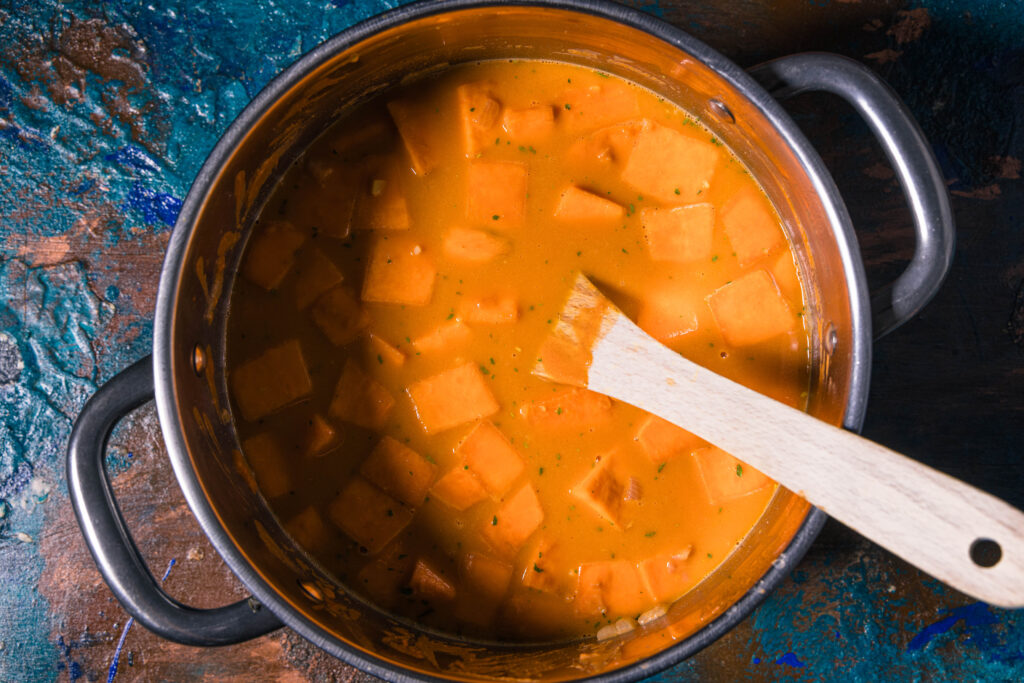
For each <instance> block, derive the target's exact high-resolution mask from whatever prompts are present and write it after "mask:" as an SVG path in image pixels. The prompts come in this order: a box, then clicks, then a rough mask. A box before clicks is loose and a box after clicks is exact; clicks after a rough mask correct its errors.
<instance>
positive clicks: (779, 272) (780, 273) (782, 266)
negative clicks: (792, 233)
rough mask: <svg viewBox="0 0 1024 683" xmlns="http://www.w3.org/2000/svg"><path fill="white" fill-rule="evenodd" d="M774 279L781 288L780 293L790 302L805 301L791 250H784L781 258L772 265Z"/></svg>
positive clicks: (780, 255)
mask: <svg viewBox="0 0 1024 683" xmlns="http://www.w3.org/2000/svg"><path fill="white" fill-rule="evenodd" d="M771 270H772V279H774V280H775V284H777V285H778V286H779V291H780V292H782V295H783V296H785V297H786V298H787V299H789V300H790V301H794V302H799V301H802V300H803V291H802V289H801V287H800V276H799V274H798V271H797V267H796V263H795V262H794V261H793V254H792V252H790V251H789V249H784V250H782V253H780V254H779V257H778V258H777V259H775V263H774V264H772V269H771Z"/></svg>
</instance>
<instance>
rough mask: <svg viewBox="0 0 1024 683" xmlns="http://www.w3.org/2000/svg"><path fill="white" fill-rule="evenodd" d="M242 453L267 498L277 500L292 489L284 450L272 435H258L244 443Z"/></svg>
mask: <svg viewBox="0 0 1024 683" xmlns="http://www.w3.org/2000/svg"><path fill="white" fill-rule="evenodd" d="M242 452H243V453H244V454H245V459H246V460H248V461H249V467H251V468H252V471H253V474H255V475H256V483H257V484H259V487H260V491H261V492H262V493H263V495H264V496H266V497H267V498H277V497H278V496H283V495H284V494H286V493H288V492H289V491H290V490H291V488H292V478H291V474H290V470H289V469H288V466H287V464H286V463H285V454H284V450H283V449H282V448H281V444H279V443H278V441H277V439H275V438H274V437H273V436H272V435H271V434H257V435H256V436H252V437H249V438H248V439H246V440H245V441H243V442H242Z"/></svg>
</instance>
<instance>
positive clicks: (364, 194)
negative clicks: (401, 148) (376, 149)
mask: <svg viewBox="0 0 1024 683" xmlns="http://www.w3.org/2000/svg"><path fill="white" fill-rule="evenodd" d="M402 171H403V169H402V168H400V167H399V166H397V165H396V164H394V163H388V162H386V161H385V160H381V159H379V158H376V157H375V158H373V159H371V160H369V161H367V162H366V171H365V175H364V177H362V178H361V180H360V181H359V188H360V191H359V193H358V196H357V198H356V203H355V210H354V212H353V216H352V227H353V228H354V229H356V230H408V229H409V226H410V225H411V223H410V219H409V204H408V202H407V201H406V198H405V190H404V189H403V187H402V185H403V180H404V177H403V173H402Z"/></svg>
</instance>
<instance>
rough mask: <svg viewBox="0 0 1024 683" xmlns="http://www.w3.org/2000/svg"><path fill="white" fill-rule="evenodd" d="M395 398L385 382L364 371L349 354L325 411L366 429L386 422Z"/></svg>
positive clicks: (374, 427) (380, 425)
mask: <svg viewBox="0 0 1024 683" xmlns="http://www.w3.org/2000/svg"><path fill="white" fill-rule="evenodd" d="M394 407H395V398H394V397H393V396H392V395H391V393H390V392H389V391H388V390H387V389H385V388H384V385H383V384H381V383H380V382H378V381H377V380H375V379H373V378H372V377H370V376H369V375H367V374H366V372H365V371H363V369H362V368H361V367H359V364H358V363H356V362H355V361H354V360H352V359H351V358H349V359H348V360H347V361H346V362H345V368H344V369H343V370H342V372H341V377H340V378H339V379H338V385H337V386H336V387H335V389H334V398H333V400H332V401H331V407H330V408H329V409H328V412H329V413H330V414H331V416H332V417H336V418H338V419H339V420H344V421H345V422H351V423H352V424H354V425H358V426H360V427H365V428H366V429H374V430H378V429H381V428H382V427H384V425H385V424H386V423H387V420H388V416H389V415H391V410H392V409H393V408H394Z"/></svg>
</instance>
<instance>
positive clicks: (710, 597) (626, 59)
mask: <svg viewBox="0 0 1024 683" xmlns="http://www.w3.org/2000/svg"><path fill="white" fill-rule="evenodd" d="M511 57H515V58H536V59H549V60H559V61H568V62H573V63H576V64H581V65H585V66H590V67H593V68H595V69H600V70H603V71H606V72H610V73H614V74H617V75H619V76H622V77H624V78H627V79H630V80H633V81H635V82H637V83H639V84H641V85H643V86H645V87H648V88H650V89H652V90H654V91H656V92H658V93H659V94H661V95H662V96H664V97H666V98H667V99H670V100H672V101H675V102H676V103H678V104H679V105H681V106H682V107H683V108H685V109H687V110H688V111H690V112H691V113H693V114H694V115H696V116H697V117H699V118H700V119H702V120H703V121H704V122H705V123H706V124H707V125H708V126H709V127H710V128H711V129H712V131H713V132H714V134H715V135H716V136H718V137H719V138H720V139H722V140H723V141H724V142H725V143H726V144H727V145H728V146H729V147H731V148H732V150H733V151H734V152H735V153H736V154H737V155H738V156H739V157H740V158H741V160H742V161H744V162H745V163H746V164H747V165H748V167H749V168H750V169H751V171H752V172H753V173H754V175H755V177H757V178H758V180H759V181H760V182H761V184H762V186H763V187H764V189H765V190H766V192H767V193H768V194H769V196H770V198H771V199H772V201H773V202H774V204H775V206H776V208H777V209H778V211H779V213H780V215H781V216H782V219H783V222H784V225H785V227H786V230H787V231H788V233H789V236H790V239H791V241H792V243H793V244H794V246H795V247H796V250H797V252H798V255H799V260H800V267H801V270H802V273H803V276H804V281H805V284H806V285H807V290H808V292H807V294H808V298H809V300H810V301H811V303H812V309H813V310H812V316H811V320H812V337H813V338H812V356H813V358H812V363H813V369H812V377H813V382H812V383H813V386H812V388H811V393H810V406H809V411H810V412H811V413H813V414H815V415H817V416H819V417H820V418H822V419H825V420H828V421H830V422H833V423H835V424H839V423H840V422H841V421H842V417H843V413H844V410H845V406H846V401H847V394H848V391H849V386H850V376H851V368H850V363H849V361H848V360H846V358H847V354H845V353H844V352H843V350H844V349H850V348H851V344H852V341H851V338H850V330H851V324H850V322H851V321H850V315H851V314H850V309H849V302H848V298H847V288H846V282H845V277H844V274H843V273H844V271H843V268H842V264H841V260H840V255H839V253H838V251H837V248H836V244H835V237H834V236H833V234H832V232H831V230H832V228H831V226H830V224H829V221H828V220H827V217H826V215H825V211H824V210H823V208H822V205H821V202H820V201H819V199H818V196H817V194H816V193H815V191H814V188H813V187H812V185H811V183H810V181H809V180H808V179H807V176H806V174H805V173H804V171H803V169H802V168H801V166H800V164H799V162H798V160H797V159H796V157H795V156H794V154H793V153H792V152H791V151H790V149H789V148H788V146H787V145H786V144H785V141H784V140H782V139H781V137H780V136H779V134H778V133H777V131H776V130H775V129H774V127H773V126H772V125H771V124H770V122H769V121H768V120H767V119H766V118H765V116H764V115H763V114H762V113H761V111H760V110H759V109H758V108H757V107H756V106H754V105H753V104H752V103H751V102H750V101H749V100H747V99H746V97H745V96H744V94H743V93H741V92H739V91H738V90H736V89H735V87H734V86H733V85H731V84H730V83H729V82H728V81H727V80H726V79H724V78H723V77H722V76H721V75H720V73H719V72H718V71H716V70H713V69H712V68H710V67H709V66H708V65H706V64H704V63H702V62H700V61H698V60H696V59H695V58H693V57H692V56H691V55H690V54H688V53H686V52H684V51H683V50H681V49H679V48H677V47H674V46H672V45H669V44H667V43H665V42H664V41H662V40H660V39H658V38H655V37H653V36H651V35H649V34H648V33H646V32H644V31H641V30H638V29H634V28H629V27H627V26H624V25H622V24H619V23H616V22H613V21H610V20H608V19H605V18H601V17H597V16H592V15H588V14H582V13H576V12H568V11H562V10H555V9H546V8H537V7H507V8H488V9H467V10H461V11H456V12H451V13H447V14H444V15H438V16H433V17H426V18H420V19H418V20H415V21H413V22H411V23H405V24H402V25H399V26H395V27H391V28H385V29H384V30H382V31H380V32H378V33H376V34H374V35H371V36H369V37H366V38H365V39H363V40H362V41H361V42H358V43H357V44H355V45H354V46H351V47H347V48H344V49H340V50H337V51H336V52H335V54H328V51H327V50H325V51H324V54H323V55H322V59H321V61H320V62H319V63H318V64H313V65H312V66H311V67H309V68H307V69H306V70H305V71H301V72H295V73H292V74H290V75H289V77H288V78H289V79H290V80H291V83H290V84H288V83H285V84H283V85H282V83H275V84H272V86H271V91H273V93H272V94H274V95H279V97H277V99H276V100H274V101H273V102H270V101H269V97H267V100H268V101H267V102H262V98H264V97H266V96H267V93H264V95H261V100H260V101H258V102H257V103H256V104H257V105H260V104H265V108H264V109H263V111H262V113H261V114H260V115H259V117H258V119H257V120H255V121H254V123H253V124H252V126H251V128H250V129H249V130H248V131H247V132H245V133H244V134H241V135H240V137H239V140H238V145H237V147H236V149H235V151H234V152H232V153H231V155H230V156H229V158H228V159H227V161H226V163H225V164H224V165H223V167H222V168H221V169H219V171H218V172H217V173H216V174H215V175H214V177H213V178H212V181H211V183H210V184H209V186H208V189H207V191H206V193H205V200H204V203H203V207H202V210H201V212H200V215H199V219H198V221H197V224H196V225H195V226H194V229H193V231H192V235H191V238H190V242H189V245H188V248H187V252H186V254H185V255H184V261H183V267H182V268H181V273H182V275H181V277H180V279H179V281H178V283H177V292H176V302H177V304H176V311H175V316H174V320H173V339H174V342H175V343H174V351H173V353H174V358H173V359H171V362H172V368H173V370H172V372H173V377H174V387H173V390H174V393H175V396H176V398H177V405H178V406H179V416H180V427H181V429H182V431H183V433H184V435H185V441H186V443H187V444H188V450H189V453H188V457H189V458H190V459H191V465H192V467H193V468H194V470H195V472H196V473H197V475H198V478H199V480H200V482H201V486H202V488H203V489H204V494H205V496H206V498H207V499H208V503H209V505H210V507H211V508H212V510H213V512H214V514H215V515H216V517H217V518H218V519H219V522H220V524H221V525H222V527H223V528H224V530H226V532H227V535H228V537H230V538H231V539H232V542H233V544H234V546H235V547H236V548H237V550H238V551H239V552H240V553H241V555H243V556H244V557H246V558H247V559H248V562H249V563H250V564H251V565H252V566H253V567H254V568H255V569H256V571H257V573H258V574H259V576H260V577H261V579H262V581H263V582H265V584H266V585H267V586H269V587H270V589H271V590H272V591H273V592H274V593H275V594H276V597H273V598H269V597H268V596H267V595H262V597H263V599H264V600H265V601H266V602H267V603H268V604H269V605H270V606H271V608H272V609H274V610H275V612H277V613H278V614H282V615H283V616H285V617H286V619H287V620H288V621H289V623H290V624H291V625H293V626H295V627H296V628H298V629H299V630H300V631H301V632H302V633H303V634H304V635H306V636H307V637H309V638H311V639H312V640H313V641H314V642H316V643H317V644H318V645H321V646H323V647H325V648H327V649H328V650H330V651H331V652H333V653H334V654H341V655H342V656H344V653H345V652H346V651H348V652H359V651H362V652H371V653H375V655H376V656H377V657H379V658H381V659H383V660H389V661H391V662H394V663H397V664H399V665H401V666H403V667H407V668H410V669H412V670H414V671H421V672H424V673H428V674H433V675H442V676H451V677H460V678H461V677H466V678H478V677H483V678H497V677H516V678H522V677H530V678H539V679H549V680H557V679H563V678H570V677H579V676H580V675H584V674H597V673H602V672H606V671H610V670H613V669H616V668H619V667H621V666H624V665H627V664H630V663H632V662H635V661H637V660H638V659H641V658H643V657H646V656H649V655H650V654H653V653H654V652H657V651H660V650H662V649H664V648H665V647H667V646H669V645H671V644H672V643H674V642H677V641H679V640H682V639H685V638H687V637H688V636H690V635H691V634H693V633H694V632H696V631H697V630H698V629H700V628H701V627H702V626H703V625H705V624H707V623H708V622H709V621H711V620H713V619H714V618H716V617H718V616H719V615H721V614H722V613H723V612H725V610H726V609H727V608H728V607H729V606H730V605H732V604H733V603H734V602H735V601H736V600H738V599H739V598H740V597H742V596H743V595H744V594H745V593H747V591H749V590H750V589H751V588H752V587H753V586H754V585H755V584H756V583H757V581H758V580H759V579H760V577H761V576H763V575H764V574H765V572H766V571H768V570H769V568H770V567H771V563H772V561H773V560H774V559H775V558H776V557H777V555H778V554H779V553H780V552H781V551H782V550H783V549H784V548H785V547H786V546H787V545H788V544H789V542H790V540H791V539H792V538H793V536H794V534H795V533H796V531H797V530H798V528H799V527H800V525H801V523H802V522H803V520H804V518H805V517H806V515H807V513H808V510H809V508H808V506H807V504H806V503H805V502H804V501H802V500H801V499H799V498H797V497H796V496H794V495H792V494H790V493H789V492H787V491H780V492H779V494H778V495H777V496H776V497H775V499H774V501H773V502H772V504H771V505H770V507H769V510H768V511H767V512H766V514H765V516H764V518H763V520H762V523H761V524H760V526H759V527H758V528H757V529H755V530H754V531H753V532H752V533H751V534H750V536H749V537H748V538H747V540H746V541H745V542H744V543H743V544H742V546H741V547H739V548H738V549H737V551H736V552H735V553H733V555H732V556H731V557H730V558H729V559H728V560H727V561H726V562H725V564H724V565H723V566H722V567H721V569H720V570H719V571H718V572H716V573H715V574H713V575H712V576H711V577H709V578H708V579H707V580H706V581H705V582H703V583H702V584H701V585H700V586H699V587H698V588H697V589H696V590H694V591H693V592H691V593H690V594H688V595H687V596H685V597H684V598H682V599H681V600H680V601H678V602H677V603H676V604H675V605H674V606H672V608H671V609H670V611H669V614H668V617H667V619H665V620H661V621H660V622H659V624H658V625H657V627H655V628H645V629H641V630H639V631H638V632H637V633H636V634H635V635H633V636H630V637H628V638H626V639H622V640H615V641H606V642H604V643H595V642H583V643H581V642H576V643H560V644H535V645H517V646H514V647H513V646H507V645H501V644H490V645H489V646H488V647H486V648H484V647H481V646H480V645H479V644H466V643H462V642H456V641H452V640H450V639H448V638H446V637H444V636H443V635H440V634H422V633H419V632H417V631H416V629H415V628H414V627H413V626H412V625H410V624H402V623H398V622H395V621H393V620H391V619H389V618H387V617H386V616H385V615H382V614H380V613H378V612H377V611H375V610H374V609H372V608H370V607H368V606H367V605H365V604H364V603H363V602H362V601H361V600H359V599H358V598H357V597H354V596H352V595H350V594H348V593H347V592H346V591H345V589H344V588H343V587H342V586H339V585H338V584H337V583H335V582H334V581H333V580H332V578H331V576H330V575H329V574H327V573H326V572H325V571H323V570H322V569H321V568H320V567H318V566H317V565H316V564H315V563H313V562H312V561H311V560H310V559H309V558H308V557H307V556H306V555H305V554H304V553H303V552H302V551H301V549H299V548H296V547H295V546H294V545H293V544H292V542H291V541H290V539H289V538H288V537H287V536H286V535H285V533H284V532H283V530H282V529H281V527H280V525H279V523H278V521H277V519H276V518H275V517H274V516H273V515H272V514H271V512H270V511H269V509H268V507H267V505H266V503H265V502H264V501H263V499H262V498H261V497H260V496H259V494H258V492H257V491H256V487H255V483H254V481H253V479H252V476H251V474H250V471H249V469H248V467H247V466H246V464H245V462H244V459H243V458H242V457H241V454H240V451H239V447H238V443H237V439H236V437H235V434H234V431H233V428H232V419H231V409H230V404H229V401H228V397H227V390H226V381H225V377H224V372H223V369H224V367H225V362H224V358H225V348H224V339H225V334H224V332H225V321H226V318H227V315H228V313H229V311H228V304H229V299H230V292H231V285H232V282H233V279H234V274H235V271H236V266H237V263H238V261H239V258H240V254H241V252H242V250H243V248H244V245H245V241H246V238H247V236H248V230H249V228H250V226H251V225H252V222H253V220H254V218H255V217H256V215H257V213H258V211H259V209H260V206H261V203H262V202H263V200H264V199H265V197H266V196H267V194H268V192H269V190H270V188H271V187H272V186H273V184H274V183H275V181H276V180H277V179H278V178H279V177H280V176H281V174H282V173H283V172H284V171H285V170H286V169H287V167H288V166H289V164H290V163H291V162H292V161H293V160H294V159H295V158H296V156H297V155H298V154H299V153H300V152H301V151H302V150H303V149H304V148H305V147H306V146H307V145H308V144H309V143H310V142H311V141H312V140H313V139H314V138H315V137H316V136H317V135H318V134H319V133H320V132H322V131H323V130H324V129H325V128H326V127H327V126H328V125H330V124H331V123H332V122H334V121H336V120H337V119H338V118H339V117H341V116H343V115H344V114H345V113H346V111H348V110H349V109H350V108H351V107H352V106H353V105H355V104H357V103H358V102H360V101H364V100H365V99H366V98H368V97H371V96H373V95H374V94H375V93H377V92H379V91H380V90H382V89H385V88H387V87H389V86H392V85H395V84H397V83H399V82H404V81H408V79H410V78H416V77H422V76H425V75H428V74H429V73H430V72H432V71H436V70H440V69H443V68H445V66H446V65H450V64H457V63H461V62H466V61H474V60H481V59H497V58H511ZM717 68H718V69H719V70H721V69H723V68H731V67H725V66H724V65H717ZM712 100H717V101H718V102H719V103H721V104H722V105H724V106H725V107H726V108H727V109H728V110H729V111H730V112H731V115H732V116H731V117H729V116H724V117H723V116H722V115H721V114H720V113H719V112H721V110H722V108H721V107H720V106H718V105H712V104H711V102H712ZM229 135H231V133H229ZM179 229H181V227H180V226H179ZM812 273H813V276H812V275H811V274H812ZM830 329H834V330H835V331H836V334H837V340H838V343H836V344H834V345H831V348H834V349H835V350H836V351H837V352H836V353H835V354H834V356H833V355H830V354H829V353H827V352H826V349H825V347H824V343H823V342H824V340H825V339H827V338H828V336H829V330H830ZM196 348H198V349H199V350H200V351H201V352H202V353H203V354H205V356H206V358H208V359H209V361H210V362H207V363H206V366H205V370H204V371H203V372H200V373H197V372H195V371H194V369H193V363H192V357H193V352H194V349H196ZM726 577H728V578H726ZM251 587H252V588H253V589H254V590H256V592H257V593H260V590H259V589H258V587H256V586H251Z"/></svg>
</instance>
